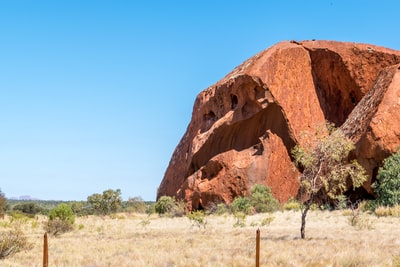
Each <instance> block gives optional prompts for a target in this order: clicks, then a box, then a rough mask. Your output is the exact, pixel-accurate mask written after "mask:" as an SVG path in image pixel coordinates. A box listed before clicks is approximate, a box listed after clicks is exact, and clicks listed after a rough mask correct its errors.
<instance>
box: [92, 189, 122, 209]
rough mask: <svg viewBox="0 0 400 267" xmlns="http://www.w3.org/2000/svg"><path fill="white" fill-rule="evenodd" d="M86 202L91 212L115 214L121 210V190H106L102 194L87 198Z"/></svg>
mask: <svg viewBox="0 0 400 267" xmlns="http://www.w3.org/2000/svg"><path fill="white" fill-rule="evenodd" d="M87 201H88V203H89V205H90V206H91V208H92V210H93V211H94V212H95V213H97V214H103V215H107V214H110V213H115V212H117V211H118V210H119V209H120V208H121V203H122V198H121V190H120V189H117V190H112V189H108V190H105V191H103V194H93V195H90V196H88V198H87Z"/></svg>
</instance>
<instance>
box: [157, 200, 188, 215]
mask: <svg viewBox="0 0 400 267" xmlns="http://www.w3.org/2000/svg"><path fill="white" fill-rule="evenodd" d="M185 206H186V204H185V202H183V201H176V199H175V197H170V196H161V197H160V198H159V199H158V201H157V202H156V204H155V206H154V208H155V211H156V212H157V213H158V214H159V215H165V216H169V217H181V216H183V215H184V214H185V211H186V209H185Z"/></svg>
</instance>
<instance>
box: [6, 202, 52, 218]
mask: <svg viewBox="0 0 400 267" xmlns="http://www.w3.org/2000/svg"><path fill="white" fill-rule="evenodd" d="M12 209H13V211H19V212H22V213H24V214H26V215H28V217H34V216H35V215H36V214H39V213H41V212H42V211H43V210H44V209H43V208H42V207H41V206H39V205H38V204H36V203H34V202H26V203H21V204H17V205H15V206H14V207H13V208H12Z"/></svg>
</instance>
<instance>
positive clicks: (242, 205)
mask: <svg viewBox="0 0 400 267" xmlns="http://www.w3.org/2000/svg"><path fill="white" fill-rule="evenodd" d="M231 209H232V212H233V213H234V214H235V213H237V212H241V213H244V214H251V213H254V208H253V207H252V206H251V203H250V199H249V198H248V197H237V198H235V199H234V200H233V202H232V204H231Z"/></svg>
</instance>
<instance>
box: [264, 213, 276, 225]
mask: <svg viewBox="0 0 400 267" xmlns="http://www.w3.org/2000/svg"><path fill="white" fill-rule="evenodd" d="M274 219H275V217H274V216H272V215H270V216H267V217H265V218H263V219H262V220H261V226H266V225H270V224H271V223H272V221H273V220H274Z"/></svg>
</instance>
